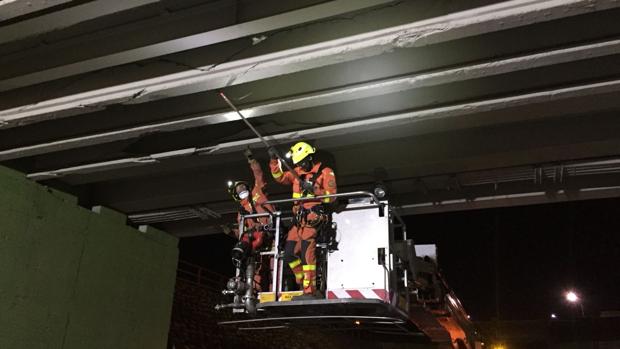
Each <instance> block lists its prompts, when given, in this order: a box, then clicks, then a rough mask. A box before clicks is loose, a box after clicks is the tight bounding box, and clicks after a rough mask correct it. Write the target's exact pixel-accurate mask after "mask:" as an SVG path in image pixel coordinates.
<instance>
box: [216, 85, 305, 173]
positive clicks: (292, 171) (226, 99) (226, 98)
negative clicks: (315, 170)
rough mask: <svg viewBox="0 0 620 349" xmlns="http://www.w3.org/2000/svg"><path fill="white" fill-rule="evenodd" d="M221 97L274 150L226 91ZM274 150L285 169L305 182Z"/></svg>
mask: <svg viewBox="0 0 620 349" xmlns="http://www.w3.org/2000/svg"><path fill="white" fill-rule="evenodd" d="M219 94H220V97H222V99H223V100H224V102H226V104H228V106H230V108H231V109H232V110H233V111H234V112H235V113H237V115H239V117H240V118H241V120H243V122H245V124H246V125H248V127H249V128H250V130H252V132H254V134H255V135H256V136H257V137H258V139H260V141H261V142H263V144H264V145H265V147H267V149H269V148H272V147H271V145H270V144H269V142H267V140H266V139H265V138H263V136H261V134H260V133H259V132H258V131H257V130H256V129H255V128H254V126H252V124H251V123H250V122H249V121H248V119H246V117H245V116H243V114H241V112H240V111H239V109H237V107H236V106H235V105H234V104H233V102H231V101H230V99H228V97H226V95H225V94H224V91H220V92H219ZM273 150H274V154H275V155H276V157H277V158H278V160H280V163H282V164H284V167H286V169H287V170H288V171H290V172H291V173H292V174H293V176H295V178H296V179H297V180H298V181H300V182H303V180H302V179H301V178H300V177H299V175H297V172H295V171H294V170H293V168H292V167H291V165H289V164H288V162H286V161H285V160H284V159H282V157H281V156H280V154H279V153H278V151H277V150H275V148H274V149H273Z"/></svg>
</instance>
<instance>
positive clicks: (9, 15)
mask: <svg viewBox="0 0 620 349" xmlns="http://www.w3.org/2000/svg"><path fill="white" fill-rule="evenodd" d="M69 2H71V0H2V1H0V22H3V21H7V20H9V19H13V18H17V17H21V16H25V15H29V14H31V13H35V12H38V11H41V10H45V9H48V8H50V7H54V6H58V5H62V4H66V3H69Z"/></svg>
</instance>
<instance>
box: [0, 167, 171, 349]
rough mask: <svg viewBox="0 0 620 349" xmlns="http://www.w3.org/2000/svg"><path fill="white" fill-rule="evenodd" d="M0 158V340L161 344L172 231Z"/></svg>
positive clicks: (14, 344) (25, 344)
mask: <svg viewBox="0 0 620 349" xmlns="http://www.w3.org/2000/svg"><path fill="white" fill-rule="evenodd" d="M125 222H126V217H125V216H124V215H122V214H120V213H118V212H115V211H113V210H110V209H106V208H104V207H97V208H94V209H93V210H92V211H90V210H87V209H85V208H82V207H79V206H77V200H76V198H75V197H73V196H71V195H67V194H64V193H62V192H59V191H55V190H53V189H50V188H47V187H44V186H42V185H39V184H37V183H34V182H32V181H29V180H27V179H25V177H24V175H23V174H21V173H18V172H15V171H12V170H9V169H7V168H5V167H1V166H0V348H29V349H35V348H63V349H65V348H66V349H69V348H71V349H72V348H76V349H77V348H91V349H92V348H106V349H111V348H115V349H116V348H123V349H125V348H127V349H130V348H149V349H159V348H161V349H164V348H165V347H166V341H167V334H168V328H169V323H170V314H171V308H172V300H173V292H174V283H175V276H176V266H177V259H178V249H177V242H178V241H177V239H176V238H175V237H173V236H171V235H169V234H166V233H164V232H162V231H159V230H157V229H153V228H151V227H144V229H140V230H136V229H134V228H131V227H128V226H126V225H125Z"/></svg>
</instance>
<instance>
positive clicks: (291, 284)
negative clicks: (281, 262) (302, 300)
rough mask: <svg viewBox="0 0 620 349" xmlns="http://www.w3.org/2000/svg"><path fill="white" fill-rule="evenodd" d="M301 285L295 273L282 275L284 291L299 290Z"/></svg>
mask: <svg viewBox="0 0 620 349" xmlns="http://www.w3.org/2000/svg"><path fill="white" fill-rule="evenodd" d="M298 289H299V285H297V282H295V276H294V275H293V274H289V275H286V274H284V275H282V291H285V292H286V291H297V290H298Z"/></svg>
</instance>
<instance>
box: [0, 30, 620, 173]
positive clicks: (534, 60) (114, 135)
mask: <svg viewBox="0 0 620 349" xmlns="http://www.w3.org/2000/svg"><path fill="white" fill-rule="evenodd" d="M614 54H620V40H611V41H606V42H599V43H595V44H587V45H581V46H575V47H570V48H562V49H558V50H552V51H547V52H541V53H535V54H530V55H524V56H520V57H514V58H509V59H503V60H497V61H490V62H485V63H481V64H475V65H467V66H463V67H458V68H453V69H447V70H442V71H435V72H431V73H422V74H412V75H409V76H405V77H399V78H396V79H386V80H383V81H374V82H371V83H362V84H356V85H352V86H348V87H345V88H338V89H331V90H326V91H320V92H315V93H311V94H306V95H301V96H295V97H290V98H286V99H281V100H277V101H269V102H266V103H260V104H254V105H251V106H247V107H246V108H245V110H243V111H242V112H243V113H244V115H245V116H246V117H248V118H254V117H259V116H265V115H270V114H275V113H280V112H285V111H293V110H299V109H304V108H310V107H316V106H321V105H326V104H334V103H340V102H346V101H352V100H357V99H363V98H366V97H371V96H380V95H386V94H390V93H396V92H400V91H405V90H412V89H416V88H421V87H428V86H436V85H441V84H449V83H454V82H458V81H465V80H469V79H478V78H483V77H489V76H494V75H500V74H506V73H510V72H516V71H521V70H527V69H535V68H540V67H545V66H552V65H556V64H562V63H567V62H571V61H578V60H583V59H591V58H596V57H602V56H606V55H614ZM231 120H238V117H237V115H235V114H234V113H230V112H220V113H212V114H207V115H203V116H194V117H191V118H186V119H179V120H175V121H169V122H162V123H156V124H150V125H144V126H137V127H132V128H128V129H123V130H116V131H110V132H103V133H98V134H93V135H88V136H81V137H74V138H69V139H63V140H58V141H53V142H48V143H43V144H35V145H30V146H25V147H18V148H13V149H7V150H3V151H0V161H5V160H11V159H16V158H21V157H28V156H34V155H40V154H45V153H50V152H55V151H62V150H68V149H75V148H79V147H85V146H92V145H98V144H104V143H109V142H114V141H120V140H126V139H132V138H137V137H140V136H142V135H144V134H148V133H153V132H170V131H178V130H183V129H189V128H193V127H201V126H205V125H211V124H218V123H222V122H227V121H231Z"/></svg>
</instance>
